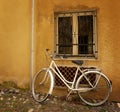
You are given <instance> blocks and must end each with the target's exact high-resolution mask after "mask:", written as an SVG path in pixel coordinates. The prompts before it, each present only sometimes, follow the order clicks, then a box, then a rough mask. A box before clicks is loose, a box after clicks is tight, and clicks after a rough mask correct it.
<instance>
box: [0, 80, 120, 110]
mask: <svg viewBox="0 0 120 112" xmlns="http://www.w3.org/2000/svg"><path fill="white" fill-rule="evenodd" d="M6 85H7V86H6ZM0 112H120V103H119V102H116V101H108V102H106V103H105V104H104V105H101V106H98V107H91V106H88V105H85V104H84V103H83V102H81V101H78V100H75V99H74V98H73V99H71V100H70V101H66V100H65V97H64V96H63V97H57V96H51V97H50V98H48V100H47V101H46V102H44V103H43V104H40V103H38V102H36V101H34V99H33V97H32V94H31V92H29V90H28V89H26V88H25V89H23V88H22V89H21V88H18V87H17V86H16V85H15V84H10V85H9V86H8V82H7V83H6V82H5V84H0Z"/></svg>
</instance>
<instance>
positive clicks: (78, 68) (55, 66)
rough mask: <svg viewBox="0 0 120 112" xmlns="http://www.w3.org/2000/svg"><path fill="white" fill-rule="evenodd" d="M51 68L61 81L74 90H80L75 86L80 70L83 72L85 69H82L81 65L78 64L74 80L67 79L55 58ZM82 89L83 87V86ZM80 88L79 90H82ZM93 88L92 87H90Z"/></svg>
mask: <svg viewBox="0 0 120 112" xmlns="http://www.w3.org/2000/svg"><path fill="white" fill-rule="evenodd" d="M49 68H50V70H52V71H53V73H55V74H56V75H57V76H58V77H59V78H60V79H61V81H62V82H63V83H64V84H65V85H66V86H67V87H68V88H69V89H70V90H72V91H78V89H76V88H75V84H76V81H77V75H78V71H80V72H81V73H82V74H83V71H82V70H81V69H80V67H79V66H78V67H77V69H76V72H75V76H74V79H73V81H72V82H71V81H68V80H66V79H65V77H64V76H63V74H62V73H61V72H60V70H59V68H58V66H57V64H56V63H55V61H54V60H52V61H51V63H50V66H49ZM81 89H82V88H81ZM81 89H79V90H81ZM89 89H90V90H91V88H89Z"/></svg>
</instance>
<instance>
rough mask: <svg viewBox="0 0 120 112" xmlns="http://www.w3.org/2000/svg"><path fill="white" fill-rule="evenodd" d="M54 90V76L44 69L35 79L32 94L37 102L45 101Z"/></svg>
mask: <svg viewBox="0 0 120 112" xmlns="http://www.w3.org/2000/svg"><path fill="white" fill-rule="evenodd" d="M52 90H53V76H52V74H51V72H50V71H49V70H48V69H47V68H44V69H42V70H40V71H39V72H38V73H37V74H36V75H35V76H34V78H33V82H32V94H33V97H34V99H35V100H36V101H37V102H43V101H45V100H46V99H47V98H48V96H49V95H50V94H51V93H52Z"/></svg>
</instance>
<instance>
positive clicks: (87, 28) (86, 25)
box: [78, 15, 93, 54]
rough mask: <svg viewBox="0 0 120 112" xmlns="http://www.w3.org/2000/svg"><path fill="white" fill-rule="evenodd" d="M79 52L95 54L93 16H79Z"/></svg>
mask: <svg viewBox="0 0 120 112" xmlns="http://www.w3.org/2000/svg"><path fill="white" fill-rule="evenodd" d="M78 44H79V45H78V53H79V54H93V16H92V15H86V16H78Z"/></svg>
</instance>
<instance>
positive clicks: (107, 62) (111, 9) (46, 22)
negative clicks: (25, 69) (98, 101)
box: [35, 0, 120, 100]
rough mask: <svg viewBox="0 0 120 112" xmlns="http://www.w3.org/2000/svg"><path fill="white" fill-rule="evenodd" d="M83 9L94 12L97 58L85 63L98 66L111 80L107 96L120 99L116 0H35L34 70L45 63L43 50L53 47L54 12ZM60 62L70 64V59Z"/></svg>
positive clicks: (119, 30) (119, 7)
mask: <svg viewBox="0 0 120 112" xmlns="http://www.w3.org/2000/svg"><path fill="white" fill-rule="evenodd" d="M84 9H97V11H98V15H97V16H98V59H97V60H89V61H87V62H86V63H87V64H89V65H95V66H98V67H99V68H100V69H102V71H103V72H104V73H105V74H106V75H107V76H108V77H109V78H110V79H111V80H112V82H113V92H112V95H111V98H112V99H117V100H120V97H119V93H120V89H119V88H120V84H119V83H120V75H119V73H120V69H119V67H120V49H119V45H120V41H119V36H120V19H119V18H120V14H119V10H120V2H119V1H118V0H111V1H110V0H104V1H103V0H97V1H96V0H44V1H43V0H37V1H36V9H35V10H36V14H35V22H36V24H35V29H36V71H37V70H38V69H39V68H42V67H44V66H46V58H45V49H46V48H50V49H52V50H53V47H54V12H56V11H73V10H84ZM43 60H44V61H43ZM60 62H61V63H62V64H63V63H67V64H71V63H70V61H60Z"/></svg>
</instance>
